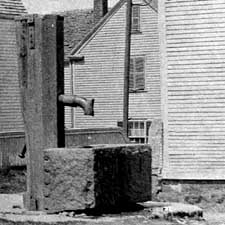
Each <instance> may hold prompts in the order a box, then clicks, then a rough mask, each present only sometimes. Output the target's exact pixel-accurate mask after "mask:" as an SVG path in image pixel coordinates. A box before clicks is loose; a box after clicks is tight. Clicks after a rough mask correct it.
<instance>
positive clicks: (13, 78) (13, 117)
mask: <svg viewBox="0 0 225 225" xmlns="http://www.w3.org/2000/svg"><path fill="white" fill-rule="evenodd" d="M24 13H26V10H25V8H24V6H23V4H22V2H21V1H20V0H0V132H3V131H4V132H9V131H15V130H21V129H23V121H22V116H21V111H20V101H19V99H20V96H19V88H18V75H17V53H16V31H15V22H14V17H15V16H18V15H21V14H24Z"/></svg>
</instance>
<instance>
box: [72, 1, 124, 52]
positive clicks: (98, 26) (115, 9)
mask: <svg viewBox="0 0 225 225" xmlns="http://www.w3.org/2000/svg"><path fill="white" fill-rule="evenodd" d="M124 2H125V0H120V1H119V2H118V3H117V4H116V5H115V6H114V7H113V8H112V9H111V10H110V11H109V12H108V13H107V14H106V15H105V16H104V17H103V18H102V19H101V20H100V21H99V22H98V23H97V24H96V25H95V26H94V28H93V29H92V30H91V31H90V32H89V33H88V34H87V35H86V36H85V37H84V38H83V39H82V40H81V41H80V42H79V43H78V45H76V46H75V47H74V48H73V49H72V51H71V53H70V55H74V54H75V53H76V52H77V51H78V50H79V49H80V48H81V47H82V46H83V45H84V44H85V43H86V42H87V41H88V40H89V39H90V38H91V37H92V35H93V34H95V33H96V32H97V31H98V30H99V28H101V27H102V26H103V25H104V24H105V22H106V21H107V19H108V18H110V17H111V16H112V15H113V14H114V13H115V12H116V11H117V10H118V9H119V8H120V7H121V6H122V5H123V4H124Z"/></svg>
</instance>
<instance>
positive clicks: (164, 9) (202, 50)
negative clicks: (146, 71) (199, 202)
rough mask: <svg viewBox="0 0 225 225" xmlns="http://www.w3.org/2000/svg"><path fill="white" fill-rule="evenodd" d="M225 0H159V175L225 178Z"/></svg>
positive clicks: (175, 177) (165, 176) (181, 177)
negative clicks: (161, 125) (161, 153)
mask: <svg viewBox="0 0 225 225" xmlns="http://www.w3.org/2000/svg"><path fill="white" fill-rule="evenodd" d="M224 15H225V2H224V1H221V0H198V1H193V0H182V1H180V0H160V1H159V18H160V27H161V28H162V29H161V31H160V38H161V53H162V54H161V59H162V62H161V77H162V106H163V122H164V164H163V178H167V179H192V180H193V179H205V180H210V179H214V180H215V179H219V180H224V178H225V76H224V74H225V60H224V58H225V19H224Z"/></svg>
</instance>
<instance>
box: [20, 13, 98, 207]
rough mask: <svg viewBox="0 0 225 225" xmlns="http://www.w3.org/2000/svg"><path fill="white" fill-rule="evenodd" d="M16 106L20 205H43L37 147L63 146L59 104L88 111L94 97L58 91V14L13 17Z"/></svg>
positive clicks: (60, 64) (61, 48)
mask: <svg viewBox="0 0 225 225" xmlns="http://www.w3.org/2000/svg"><path fill="white" fill-rule="evenodd" d="M16 21H17V46H18V66H19V82H20V89H21V105H22V113H23V118H24V124H25V133H26V145H27V149H28V165H27V166H28V169H27V171H28V178H27V195H26V201H25V203H26V207H27V208H28V209H29V210H43V150H44V149H46V148H57V147H58V148H60V147H65V131H64V106H65V105H68V106H71V107H78V106H79V107H81V108H83V110H84V114H85V115H91V116H93V115H94V110H93V107H94V99H91V100H88V99H86V98H83V97H80V96H76V95H73V96H66V95H64V41H63V35H64V32H63V17H60V16H57V15H45V16H40V15H28V16H23V17H19V18H18V19H17V20H16Z"/></svg>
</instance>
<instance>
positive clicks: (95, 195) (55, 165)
mask: <svg viewBox="0 0 225 225" xmlns="http://www.w3.org/2000/svg"><path fill="white" fill-rule="evenodd" d="M43 157H44V165H43V166H44V188H43V195H44V200H43V205H44V210H46V211H49V212H57V211H64V210H83V209H92V208H97V209H100V210H101V211H104V210H108V209H109V208H111V207H116V206H118V205H122V204H127V203H135V202H143V201H148V200H150V199H151V149H150V147H149V145H135V144H132V145H131V144H129V145H126V144H125V145H101V146H98V145H96V146H93V147H89V148H73V149H72V148H71V149H69V148H65V149H47V150H44V156H43Z"/></svg>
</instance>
